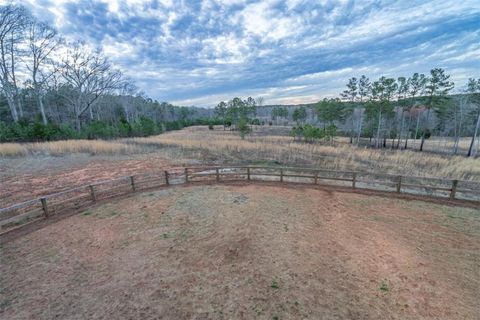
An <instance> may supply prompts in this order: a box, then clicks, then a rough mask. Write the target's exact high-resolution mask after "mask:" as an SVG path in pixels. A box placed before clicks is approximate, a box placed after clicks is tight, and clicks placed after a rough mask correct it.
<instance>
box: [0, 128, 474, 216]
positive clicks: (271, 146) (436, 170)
mask: <svg viewBox="0 0 480 320" xmlns="http://www.w3.org/2000/svg"><path fill="white" fill-rule="evenodd" d="M287 134H288V128H286V127H256V128H255V130H254V131H253V133H252V134H251V135H250V136H248V137H247V138H246V139H245V140H241V139H240V137H239V136H238V134H237V133H236V132H230V131H224V130H222V129H221V128H220V127H217V128H216V130H215V131H210V130H208V128H206V127H191V128H186V129H183V130H180V131H175V132H169V133H166V134H162V135H159V136H153V137H148V138H133V139H120V140H114V141H91V140H77V141H57V142H46V143H29V144H0V207H5V206H7V205H9V204H13V203H16V202H19V201H23V200H28V199H31V198H34V197H37V196H40V195H46V194H49V193H53V192H56V191H60V190H64V189H67V188H71V187H75V186H79V185H84V184H88V183H92V182H96V181H101V180H106V179H112V178H116V177H120V176H125V175H131V174H141V173H149V172H155V171H157V172H158V171H159V170H163V169H164V168H166V167H175V166H182V165H198V164H262V165H263V164H269V165H277V164H281V165H294V166H315V167H319V168H328V169H337V170H360V171H369V172H381V173H391V174H400V175H416V176H433V177H441V178H452V179H464V180H475V181H480V158H465V157H463V156H451V155H445V154H434V153H428V152H425V153H420V152H415V151H402V150H400V151H398V150H389V149H387V150H375V149H368V148H363V147H355V146H352V145H350V144H348V143H347V141H345V139H343V138H337V141H335V142H333V143H325V142H323V143H315V144H308V143H301V142H295V141H293V139H292V138H291V137H289V136H288V135H287ZM465 142H466V140H465V141H462V143H463V144H465ZM412 143H413V142H412ZM434 143H436V142H435V140H431V141H430V140H428V141H427V146H432V145H434ZM2 155H3V156H2Z"/></svg>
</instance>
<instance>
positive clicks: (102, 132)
mask: <svg viewBox="0 0 480 320" xmlns="http://www.w3.org/2000/svg"><path fill="white" fill-rule="evenodd" d="M0 84H1V95H0V141H36V140H56V139H69V138H114V137H123V136H145V135H151V134H157V133H161V132H163V131H166V130H171V129H179V128H182V127H184V126H186V125H191V124H208V123H210V122H211V121H207V120H205V119H208V118H211V112H210V111H209V110H206V109H202V108H193V107H177V106H174V105H172V104H169V103H167V102H162V103H160V102H158V101H155V100H152V99H150V98H148V97H147V96H146V95H145V94H144V93H143V92H142V91H141V90H139V89H138V88H137V87H136V86H135V84H134V83H133V81H132V80H131V79H129V78H128V77H127V76H125V75H124V74H123V73H122V72H121V71H120V70H119V69H118V68H116V67H115V66H114V65H113V64H112V63H111V62H110V61H109V59H108V57H106V56H105V55H104V53H103V52H102V51H101V50H100V49H98V48H94V47H92V46H90V45H89V44H87V43H84V42H71V41H66V40H65V39H63V38H62V37H61V35H59V34H58V32H57V31H56V30H55V29H54V28H53V27H51V26H50V25H48V24H46V23H44V22H41V21H38V20H37V19H36V18H35V17H33V16H32V15H31V14H30V13H29V12H28V10H27V9H25V8H24V7H22V6H19V5H13V4H9V5H4V6H0Z"/></svg>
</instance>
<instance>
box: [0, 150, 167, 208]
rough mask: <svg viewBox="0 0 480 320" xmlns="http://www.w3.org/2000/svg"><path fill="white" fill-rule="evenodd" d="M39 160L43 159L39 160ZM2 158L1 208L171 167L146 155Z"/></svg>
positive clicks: (163, 160)
mask: <svg viewBox="0 0 480 320" xmlns="http://www.w3.org/2000/svg"><path fill="white" fill-rule="evenodd" d="M132 158H133V159H132ZM42 160H43V163H39V162H42ZM3 161H5V163H2V164H1V166H0V167H1V168H2V170H1V172H0V173H1V174H0V182H1V183H0V208H1V207H6V206H8V205H11V204H14V203H18V202H21V201H26V200H30V199H33V198H36V197H39V196H41V195H47V194H50V193H55V192H59V191H62V190H66V189H70V188H73V187H76V186H82V185H86V184H90V183H92V182H96V181H103V180H110V179H114V178H119V177H122V176H129V175H135V174H141V173H150V172H162V170H163V169H164V168H167V167H171V163H170V162H169V161H168V160H166V159H165V158H161V157H158V156H149V155H143V156H142V157H139V158H135V157H132V156H130V159H129V158H122V157H121V156H116V157H101V156H98V157H91V156H88V155H86V156H85V158H82V157H81V155H80V156H79V155H72V156H64V157H43V158H39V159H31V158H19V159H16V161H14V160H12V159H10V160H9V162H8V163H7V162H6V160H3ZM17 161H18V163H17Z"/></svg>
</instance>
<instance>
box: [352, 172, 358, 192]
mask: <svg viewBox="0 0 480 320" xmlns="http://www.w3.org/2000/svg"><path fill="white" fill-rule="evenodd" d="M356 187H357V173H356V172H354V173H353V174H352V188H353V189H355V188H356Z"/></svg>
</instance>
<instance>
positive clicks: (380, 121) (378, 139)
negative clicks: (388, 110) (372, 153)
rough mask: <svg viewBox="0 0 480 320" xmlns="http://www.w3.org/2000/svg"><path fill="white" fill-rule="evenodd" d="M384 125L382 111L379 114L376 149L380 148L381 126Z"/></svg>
mask: <svg viewBox="0 0 480 320" xmlns="http://www.w3.org/2000/svg"><path fill="white" fill-rule="evenodd" d="M381 123H382V111H381V110H380V113H379V114H378V125H377V138H376V139H375V148H378V143H379V141H380V125H381Z"/></svg>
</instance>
